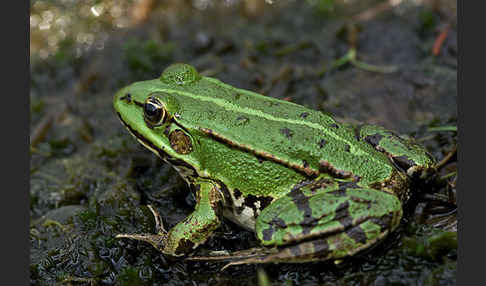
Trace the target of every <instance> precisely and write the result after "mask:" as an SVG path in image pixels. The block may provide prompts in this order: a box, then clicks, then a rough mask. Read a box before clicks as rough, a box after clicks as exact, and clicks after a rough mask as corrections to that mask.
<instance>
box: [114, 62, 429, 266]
mask: <svg viewBox="0 0 486 286" xmlns="http://www.w3.org/2000/svg"><path fill="white" fill-rule="evenodd" d="M114 108H115V110H116V112H117V115H118V116H119V118H120V120H121V122H122V123H123V124H124V125H125V127H126V128H127V129H128V130H129V132H130V133H131V134H132V135H133V136H134V137H135V138H136V139H137V140H138V141H139V142H140V143H141V144H142V145H143V146H145V147H146V148H148V149H149V150H151V151H153V152H154V153H155V154H156V155H158V156H159V157H161V158H162V159H164V160H165V161H167V162H168V163H170V164H171V165H172V166H174V168H176V169H177V170H178V171H179V173H180V174H181V176H182V177H184V179H185V180H186V181H187V182H188V184H190V185H191V187H192V189H193V191H194V192H195V194H196V197H197V198H198V203H197V204H196V208H195V211H194V212H193V214H191V216H190V217H189V218H188V219H186V220H184V221H182V222H180V223H179V224H178V225H176V226H175V227H174V230H171V231H169V232H168V234H163V235H162V234H161V236H160V237H163V239H160V237H159V239H158V240H157V244H155V243H152V242H151V241H150V239H140V238H135V237H132V238H134V239H140V240H145V241H149V242H151V243H152V244H153V245H154V246H155V245H157V246H156V247H157V249H159V250H160V251H162V252H163V253H165V254H167V255H172V256H181V255H185V254H188V253H190V252H191V251H192V250H194V249H195V248H196V247H197V246H198V245H200V244H201V243H204V241H206V239H207V238H208V237H209V236H210V235H211V233H212V232H213V231H214V229H216V228H217V226H218V225H219V223H220V219H221V217H223V216H224V217H226V218H228V219H230V220H233V221H234V222H236V223H238V224H239V225H241V226H243V227H245V228H247V229H249V230H252V231H255V233H256V235H257V237H258V239H259V240H260V241H261V243H262V245H264V246H266V247H277V248H278V249H280V250H279V252H277V253H276V254H275V253H274V254H272V255H262V257H260V258H258V259H256V258H252V259H247V260H244V261H245V262H244V263H267V262H282V261H287V262H289V261H290V262H306V261H314V260H326V259H340V258H343V257H346V256H352V255H353V254H354V253H356V252H358V251H361V250H363V249H366V248H368V247H370V246H371V245H374V244H375V243H376V242H378V241H379V240H380V239H381V238H383V237H384V236H385V235H386V234H387V233H389V232H390V231H392V230H393V229H394V228H396V226H397V225H398V223H399V221H400V218H401V216H402V204H403V203H404V202H405V201H406V200H407V199H408V198H409V196H410V194H411V190H412V188H411V186H412V182H413V180H416V179H423V178H424V177H425V176H426V175H427V174H429V173H431V172H432V171H431V170H433V164H434V161H433V159H432V158H431V157H430V156H429V155H428V154H427V152H426V151H425V149H423V148H422V147H421V146H419V145H416V144H413V143H411V142H409V141H407V140H405V139H403V138H401V137H399V136H398V135H396V134H394V133H393V132H390V131H388V130H385V129H383V128H381V127H377V126H371V125H361V126H357V127H354V126H349V125H344V124H341V123H339V122H336V121H335V120H334V119H333V118H332V117H331V116H330V115H329V114H326V113H323V112H320V111H316V110H312V109H308V108H306V107H304V106H301V105H297V104H294V103H291V102H287V101H282V100H278V99H275V98H271V97H266V96H263V95H260V94H257V93H254V92H251V91H248V90H243V89H238V88H235V87H232V86H230V85H227V84H225V83H222V82H221V81H219V80H217V79H214V78H210V77H203V76H201V75H199V74H198V72H197V71H196V69H195V68H194V67H192V66H190V65H186V64H174V65H171V66H169V67H168V68H166V70H165V71H164V72H163V73H162V76H161V77H160V78H158V79H154V80H148V81H142V82H136V83H133V84H131V85H129V86H127V87H125V88H123V89H121V90H120V91H118V92H117V94H116V95H115V97H114ZM201 190H204V191H201ZM199 201H200V202H201V203H199ZM203 202H206V203H205V206H207V205H209V206H211V207H210V208H209V210H208V208H207V207H201V206H200V205H202V204H203ZM201 222H204V223H201ZM124 237H126V236H124ZM147 237H148V236H147ZM151 237H152V236H151ZM161 241H162V242H165V243H161ZM288 245H291V246H288ZM318 249H320V250H318ZM262 253H263V251H262Z"/></svg>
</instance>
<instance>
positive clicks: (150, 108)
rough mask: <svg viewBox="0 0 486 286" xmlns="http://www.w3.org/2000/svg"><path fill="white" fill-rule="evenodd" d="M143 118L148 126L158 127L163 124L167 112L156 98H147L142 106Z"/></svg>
mask: <svg viewBox="0 0 486 286" xmlns="http://www.w3.org/2000/svg"><path fill="white" fill-rule="evenodd" d="M143 117H144V118H145V121H146V122H147V123H149V124H150V125H152V126H158V125H161V124H163V123H164V121H165V119H166V118H167V112H166V111H165V108H164V105H163V104H162V103H161V102H160V101H159V100H158V99H157V98H155V97H153V96H149V97H148V98H147V99H146V100H145V102H144V104H143Z"/></svg>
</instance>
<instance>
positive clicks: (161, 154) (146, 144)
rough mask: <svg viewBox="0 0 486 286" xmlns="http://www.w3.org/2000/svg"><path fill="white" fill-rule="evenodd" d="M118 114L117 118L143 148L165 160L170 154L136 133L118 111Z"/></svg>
mask: <svg viewBox="0 0 486 286" xmlns="http://www.w3.org/2000/svg"><path fill="white" fill-rule="evenodd" d="M116 114H117V115H118V118H119V119H120V121H121V123H123V125H124V126H125V127H126V128H127V129H128V131H129V132H130V134H132V135H133V137H135V139H137V141H138V142H139V143H140V144H142V145H143V146H144V147H145V148H147V149H149V150H150V151H152V152H154V153H155V155H157V156H159V157H160V158H162V159H164V160H167V159H168V158H169V157H170V156H169V154H167V153H166V152H164V150H162V149H161V148H159V147H157V146H156V145H155V144H154V143H152V142H150V141H149V140H147V139H145V137H143V136H142V135H141V134H140V133H138V131H137V130H135V129H133V128H132V127H131V126H130V125H129V124H128V123H126V122H125V121H124V120H123V117H122V116H121V114H120V112H118V111H117V112H116Z"/></svg>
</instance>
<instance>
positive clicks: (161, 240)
mask: <svg viewBox="0 0 486 286" xmlns="http://www.w3.org/2000/svg"><path fill="white" fill-rule="evenodd" d="M115 238H129V239H134V240H139V241H145V242H148V243H150V244H151V245H152V246H153V247H155V249H157V250H158V251H162V250H163V249H164V245H165V241H166V240H167V237H166V236H165V235H161V234H149V233H144V234H127V233H122V234H117V235H116V236H115Z"/></svg>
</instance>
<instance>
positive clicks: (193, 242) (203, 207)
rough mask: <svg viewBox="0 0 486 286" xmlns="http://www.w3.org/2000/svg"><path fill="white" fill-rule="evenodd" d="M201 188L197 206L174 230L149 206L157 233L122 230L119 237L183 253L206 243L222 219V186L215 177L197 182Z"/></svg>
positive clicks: (168, 252)
mask: <svg viewBox="0 0 486 286" xmlns="http://www.w3.org/2000/svg"><path fill="white" fill-rule="evenodd" d="M195 188H197V189H198V192H197V197H196V207H195V210H194V211H193V212H192V213H191V214H190V215H189V216H188V217H186V218H185V219H184V220H182V221H181V222H179V223H178V224H176V225H175V226H174V227H173V228H172V229H171V230H170V231H166V230H165V229H164V227H163V225H162V219H161V218H160V215H159V214H158V212H157V211H156V210H155V209H154V208H153V207H152V206H149V209H150V211H151V212H152V214H153V215H154V218H155V227H156V229H157V234H119V235H117V236H116V238H123V237H124V238H131V239H136V240H141V241H146V242H148V243H150V244H152V245H153V246H154V247H155V248H156V249H157V250H159V251H160V252H162V253H163V254H166V255H170V256H176V257H177V256H183V255H187V254H189V253H190V252H192V251H193V250H194V249H195V248H196V247H197V246H199V245H200V244H202V243H204V242H205V241H206V240H207V239H208V238H209V237H210V236H211V234H212V233H213V231H214V230H215V229H216V228H218V227H219V225H220V223H221V219H220V213H221V204H222V202H221V200H222V196H221V194H220V191H219V186H218V185H217V184H215V183H214V182H212V181H208V180H200V181H197V182H195Z"/></svg>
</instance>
